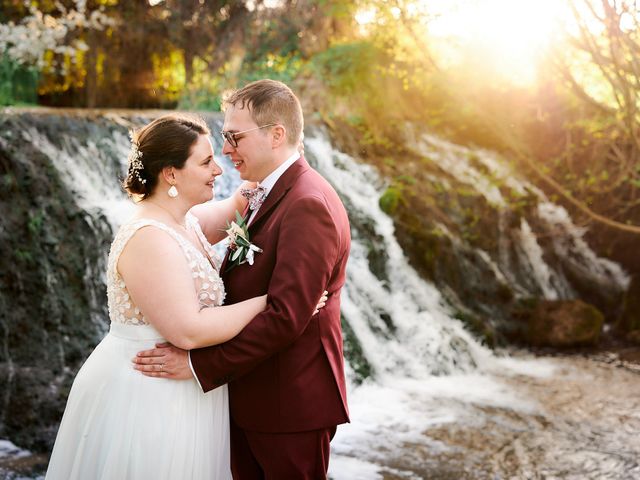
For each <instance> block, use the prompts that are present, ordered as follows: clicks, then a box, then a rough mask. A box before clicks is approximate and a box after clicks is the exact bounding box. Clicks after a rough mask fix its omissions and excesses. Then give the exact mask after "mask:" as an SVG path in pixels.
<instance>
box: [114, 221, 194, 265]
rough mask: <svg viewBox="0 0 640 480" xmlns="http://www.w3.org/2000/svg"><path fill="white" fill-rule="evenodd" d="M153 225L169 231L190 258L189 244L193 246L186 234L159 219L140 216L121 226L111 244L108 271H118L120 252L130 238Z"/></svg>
mask: <svg viewBox="0 0 640 480" xmlns="http://www.w3.org/2000/svg"><path fill="white" fill-rule="evenodd" d="M147 226H153V227H156V228H159V229H160V230H163V231H164V232H167V233H168V234H169V235H171V237H173V238H174V239H175V240H176V241H177V242H178V244H179V245H180V248H182V250H183V251H184V252H185V254H186V255H187V258H189V246H192V247H193V245H191V244H190V242H189V240H187V239H186V238H185V237H184V236H182V235H180V234H179V233H178V232H177V231H176V230H175V229H173V228H171V227H170V226H168V225H166V224H164V223H162V222H159V221H158V220H154V219H152V218H139V219H136V220H133V221H131V222H129V223H125V224H124V225H122V226H121V227H120V230H118V233H117V234H116V237H115V239H114V241H113V243H112V244H111V250H110V252H109V264H108V266H107V271H108V272H109V273H111V274H115V273H116V272H117V269H116V266H117V265H118V260H119V259H120V254H121V253H122V251H123V250H124V247H125V246H126V245H127V243H128V242H129V240H131V238H132V237H133V235H134V234H135V233H136V232H137V231H138V230H140V229H141V228H142V227H147Z"/></svg>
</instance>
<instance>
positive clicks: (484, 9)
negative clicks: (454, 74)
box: [425, 0, 568, 85]
mask: <svg viewBox="0 0 640 480" xmlns="http://www.w3.org/2000/svg"><path fill="white" fill-rule="evenodd" d="M425 1H427V4H429V5H432V7H437V6H438V4H440V10H441V11H439V12H437V18H436V19H435V20H433V21H432V22H430V23H429V33H430V35H431V36H432V37H435V38H436V39H437V40H438V43H437V45H438V48H440V49H442V53H443V55H444V56H447V55H450V56H451V58H450V59H449V60H450V61H451V62H452V63H456V62H463V63H465V64H469V66H474V67H476V68H477V69H481V70H482V72H479V73H484V74H485V75H486V74H489V75H491V74H492V73H493V74H495V75H498V76H500V77H502V78H503V79H506V80H509V81H512V82H514V83H516V84H521V85H529V84H531V83H533V82H534V81H535V79H536V73H537V68H536V67H537V59H538V58H539V55H540V53H542V51H543V50H544V49H545V48H547V47H548V46H549V45H550V44H551V43H552V42H553V41H554V40H555V39H556V38H557V36H556V33H557V32H558V31H559V28H561V25H562V22H563V21H564V20H566V19H567V18H568V15H567V10H566V5H565V3H564V2H563V1H561V0H467V1H463V0H458V1H453V2H429V0H425Z"/></svg>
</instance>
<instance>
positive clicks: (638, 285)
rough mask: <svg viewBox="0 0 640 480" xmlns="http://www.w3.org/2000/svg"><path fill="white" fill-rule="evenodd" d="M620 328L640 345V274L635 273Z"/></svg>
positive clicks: (619, 324)
mask: <svg viewBox="0 0 640 480" xmlns="http://www.w3.org/2000/svg"><path fill="white" fill-rule="evenodd" d="M618 329H619V330H620V331H621V332H622V333H623V334H625V336H626V338H627V340H629V341H631V342H633V343H637V344H639V345H640V275H634V276H633V277H632V278H631V283H630V284H629V288H628V289H627V291H626V293H625V296H624V301H623V303H622V314H621V316H620V321H619V322H618Z"/></svg>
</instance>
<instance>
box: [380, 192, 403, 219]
mask: <svg viewBox="0 0 640 480" xmlns="http://www.w3.org/2000/svg"><path fill="white" fill-rule="evenodd" d="M401 201H402V189H401V188H400V187H398V186H397V185H391V186H389V187H387V189H386V190H385V191H384V193H383V194H382V196H381V197H380V200H379V201H378V204H379V205H380V208H381V209H382V211H383V212H385V213H386V214H388V215H393V214H394V213H395V212H396V210H397V209H398V206H399V205H400V202H401Z"/></svg>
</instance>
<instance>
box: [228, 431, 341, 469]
mask: <svg viewBox="0 0 640 480" xmlns="http://www.w3.org/2000/svg"><path fill="white" fill-rule="evenodd" d="M335 433H336V427H330V428H323V429H320V430H311V431H308V432H295V433H259V432H250V431H246V430H243V429H241V428H240V427H238V426H237V425H236V424H235V422H234V421H233V420H231V471H232V473H233V479H234V480H285V479H286V480H325V479H326V478H327V469H328V468H329V442H330V441H331V439H332V438H333V436H334V435H335Z"/></svg>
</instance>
